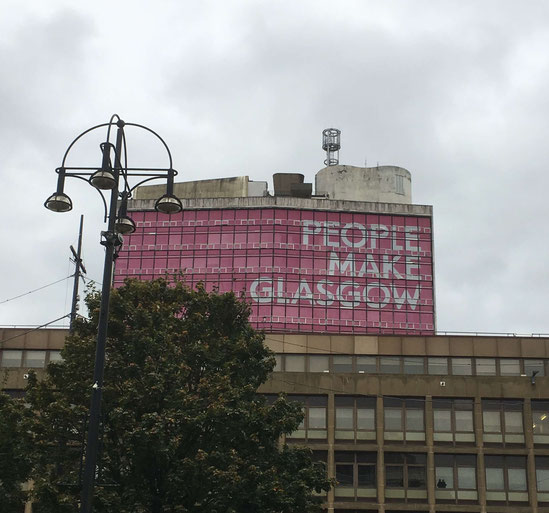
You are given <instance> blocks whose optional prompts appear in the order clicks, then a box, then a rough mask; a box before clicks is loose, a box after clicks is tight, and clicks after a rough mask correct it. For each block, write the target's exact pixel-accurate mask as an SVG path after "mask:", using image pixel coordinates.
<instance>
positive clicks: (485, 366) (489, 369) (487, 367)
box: [476, 358, 496, 376]
mask: <svg viewBox="0 0 549 513" xmlns="http://www.w3.org/2000/svg"><path fill="white" fill-rule="evenodd" d="M476 371H477V376H495V375H496V359H495V358H477V359H476Z"/></svg>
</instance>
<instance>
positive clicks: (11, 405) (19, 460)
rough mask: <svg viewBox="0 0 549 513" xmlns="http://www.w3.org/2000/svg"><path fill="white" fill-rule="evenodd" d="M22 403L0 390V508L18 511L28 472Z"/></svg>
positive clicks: (21, 505) (21, 508)
mask: <svg viewBox="0 0 549 513" xmlns="http://www.w3.org/2000/svg"><path fill="white" fill-rule="evenodd" d="M26 416H27V415H26V410H25V408H24V406H23V404H22V403H21V402H20V401H18V400H14V399H11V398H10V397H9V396H8V395H7V394H5V393H3V392H0V511H22V510H23V506H24V504H25V500H26V493H25V492H24V491H23V489H22V485H23V484H24V483H25V482H26V481H27V479H28V476H29V471H30V440H29V436H28V433H27V430H26V428H25V426H26V423H25V418H26Z"/></svg>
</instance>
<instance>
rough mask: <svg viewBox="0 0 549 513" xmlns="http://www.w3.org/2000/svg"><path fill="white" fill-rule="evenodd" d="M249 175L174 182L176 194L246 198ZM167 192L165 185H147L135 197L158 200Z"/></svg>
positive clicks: (188, 196)
mask: <svg viewBox="0 0 549 513" xmlns="http://www.w3.org/2000/svg"><path fill="white" fill-rule="evenodd" d="M248 182H249V178H248V177H247V176H235V177H233V178H213V179H211V180H196V181H193V182H182V183H176V184H174V191H173V192H174V194H175V195H176V196H177V197H178V198H181V199H182V198H245V197H247V196H248ZM165 193H166V186H165V185H145V186H143V187H138V188H137V189H136V190H135V193H134V198H135V199H154V200H157V199H158V198H160V196H162V195H163V194H165Z"/></svg>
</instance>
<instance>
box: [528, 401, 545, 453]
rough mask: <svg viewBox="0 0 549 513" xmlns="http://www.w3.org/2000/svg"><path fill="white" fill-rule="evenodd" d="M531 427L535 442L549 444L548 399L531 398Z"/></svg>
mask: <svg viewBox="0 0 549 513" xmlns="http://www.w3.org/2000/svg"><path fill="white" fill-rule="evenodd" d="M532 421H533V422H532V429H533V431H534V443H535V444H549V401H536V400H532Z"/></svg>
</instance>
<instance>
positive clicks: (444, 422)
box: [433, 410, 452, 433]
mask: <svg viewBox="0 0 549 513" xmlns="http://www.w3.org/2000/svg"><path fill="white" fill-rule="evenodd" d="M433 417H434V423H433V428H434V430H435V431H439V432H440V431H442V432H446V433H448V432H450V431H452V420H451V412H450V410H433Z"/></svg>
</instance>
